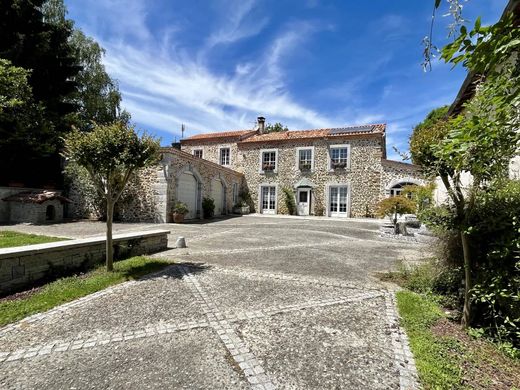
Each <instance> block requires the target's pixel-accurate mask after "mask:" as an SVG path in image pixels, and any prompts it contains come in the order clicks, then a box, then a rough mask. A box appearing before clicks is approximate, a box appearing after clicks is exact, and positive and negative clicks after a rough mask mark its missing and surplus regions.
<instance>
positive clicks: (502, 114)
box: [410, 2, 520, 326]
mask: <svg viewBox="0 0 520 390" xmlns="http://www.w3.org/2000/svg"><path fill="white" fill-rule="evenodd" d="M439 4H440V2H436V4H435V5H436V6H439ZM519 38H520V29H519V27H518V26H517V25H516V24H515V23H513V19H512V17H511V16H507V15H506V16H505V17H503V18H502V19H501V20H500V21H499V22H498V23H496V24H495V25H493V26H490V27H482V26H481V23H480V19H478V20H477V21H476V23H475V25H474V28H473V29H472V30H471V31H468V30H467V28H466V27H465V26H461V27H460V32H459V34H458V36H457V37H455V38H454V41H453V43H451V44H449V45H447V46H446V47H445V48H444V49H443V51H442V58H443V59H444V60H445V61H446V62H451V63H453V64H454V65H457V64H462V65H463V66H464V67H466V68H467V69H468V71H469V72H471V73H472V74H473V75H475V74H481V75H482V76H483V77H484V78H483V79H482V80H481V81H483V82H481V84H480V85H479V86H478V87H477V89H476V91H475V94H474V96H473V97H472V98H471V99H470V100H469V101H468V102H466V103H465V104H464V111H463V113H462V114H459V115H458V116H457V117H455V118H445V119H439V120H435V121H429V123H428V124H427V125H425V126H424V127H422V128H419V129H416V131H414V135H413V136H412V138H411V145H410V146H411V153H412V158H413V159H414V161H416V162H417V163H419V164H421V165H422V166H423V169H424V170H425V171H427V172H429V173H431V174H434V175H438V176H439V177H440V178H441V180H442V182H443V184H444V186H445V187H446V190H447V192H448V195H449V198H450V200H451V203H452V206H453V207H450V208H447V209H446V210H447V211H451V212H452V213H453V215H452V218H445V220H446V221H449V224H450V225H451V226H446V228H450V227H451V228H453V229H454V230H455V231H457V232H458V234H459V236H460V241H461V244H462V250H463V257H464V286H465V293H464V307H463V324H464V325H466V326H469V325H471V324H472V323H473V322H474V321H475V316H474V310H473V303H472V299H473V298H472V291H473V287H474V281H475V280H480V279H481V278H482V272H483V271H484V270H483V269H482V268H479V261H480V257H479V256H481V255H482V252H479V251H478V250H476V246H475V242H474V237H473V236H472V233H473V232H474V230H475V221H474V220H472V215H474V213H475V210H477V209H478V202H479V199H481V197H482V196H483V194H485V193H486V192H487V191H493V190H495V189H496V188H499V186H500V185H501V184H500V183H501V181H502V180H503V179H504V177H505V176H507V173H508V165H509V161H510V160H511V158H512V157H513V156H515V155H516V154H518V151H519V144H520V133H519V132H518V131H517V129H518V128H519V127H520V123H519V120H520V112H519V106H520V97H519V93H518V87H519V86H520V78H519V72H518V70H519V69H518V55H517V54H513V52H514V51H515V50H517V49H518V47H519V44H520V40H519ZM412 141H413V142H412ZM464 172H468V173H470V174H471V176H472V182H471V184H470V185H469V186H468V187H464V186H463V184H462V181H461V175H462V174H463V173H464ZM484 272H485V271H484Z"/></svg>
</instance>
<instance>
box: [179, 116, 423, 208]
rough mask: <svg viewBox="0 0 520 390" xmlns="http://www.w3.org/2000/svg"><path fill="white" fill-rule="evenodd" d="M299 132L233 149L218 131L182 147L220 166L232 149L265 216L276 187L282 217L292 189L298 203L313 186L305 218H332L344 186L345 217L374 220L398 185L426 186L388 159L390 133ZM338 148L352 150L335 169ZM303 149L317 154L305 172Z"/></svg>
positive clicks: (413, 171)
mask: <svg viewBox="0 0 520 390" xmlns="http://www.w3.org/2000/svg"><path fill="white" fill-rule="evenodd" d="M380 126H381V125H380ZM383 129H384V127H383ZM289 133H291V132H289ZM294 133H298V134H297V135H298V137H296V136H294V137H289V136H286V137H284V136H283V135H280V136H276V135H274V136H272V137H270V136H269V135H268V137H266V134H263V135H262V134H259V133H256V137H255V134H252V135H251V136H250V137H247V138H243V139H242V140H239V141H237V142H236V143H235V144H232V145H230V144H229V142H222V139H221V138H220V137H219V135H218V133H217V135H216V137H215V138H214V139H213V140H212V139H210V138H206V139H204V140H203V141H198V140H197V139H187V140H183V141H181V145H182V150H184V151H186V152H187V153H193V151H194V150H197V149H202V150H203V153H204V154H203V157H204V159H210V160H211V161H213V162H215V163H219V153H218V151H219V150H220V148H222V147H224V146H229V147H230V148H231V151H232V156H234V159H233V157H232V167H233V169H236V170H237V171H240V172H242V173H243V174H244V177H245V187H246V188H247V189H248V190H249V192H250V194H251V197H252V206H253V207H254V211H256V212H262V199H261V198H262V196H261V190H262V187H267V186H269V187H274V188H275V193H276V206H275V210H274V213H279V214H288V213H289V210H288V207H287V204H286V203H287V202H286V199H287V194H286V191H287V190H289V192H290V193H292V194H293V195H292V196H294V200H295V201H296V203H298V199H297V198H298V188H310V192H309V196H310V202H309V203H308V210H307V209H305V211H303V212H304V213H305V215H306V214H310V215H327V216H331V215H333V214H334V213H332V212H331V207H332V206H330V205H331V199H329V197H330V196H331V194H332V192H331V188H332V187H338V186H340V187H343V188H346V191H347V193H348V210H347V212H344V213H341V214H342V215H341V216H350V217H365V216H373V215H375V211H376V206H377V203H378V202H379V201H380V200H381V199H382V198H384V197H386V196H389V195H390V190H389V189H390V188H391V187H392V186H393V185H397V186H399V185H400V184H402V183H413V184H423V183H424V180H423V178H422V176H421V173H420V172H419V169H418V167H416V166H414V165H411V164H406V163H400V162H395V161H390V160H386V159H385V154H386V151H385V147H386V146H385V138H384V131H382V132H372V133H370V132H365V133H361V134H350V133H348V132H346V133H345V134H344V135H334V134H331V133H328V132H327V131H326V130H319V131H309V136H306V134H305V133H306V131H299V132H294ZM257 139H258V141H257ZM338 146H342V147H347V148H348V163H347V167H345V168H341V169H331V148H333V147H338ZM300 149H311V150H312V167H311V169H310V170H307V171H301V170H300V169H299V166H298V155H299V150H300ZM267 151H271V152H275V153H276V168H275V169H274V171H264V170H263V169H262V153H263V152H267ZM311 187H312V188H311ZM284 189H285V190H286V191H284Z"/></svg>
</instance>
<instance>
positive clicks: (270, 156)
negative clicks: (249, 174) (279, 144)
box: [260, 149, 278, 173]
mask: <svg viewBox="0 0 520 390" xmlns="http://www.w3.org/2000/svg"><path fill="white" fill-rule="evenodd" d="M277 170H278V150H277V149H264V150H261V151H260V173H266V172H277Z"/></svg>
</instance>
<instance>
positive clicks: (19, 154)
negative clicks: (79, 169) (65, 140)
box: [0, 0, 79, 184]
mask: <svg viewBox="0 0 520 390" xmlns="http://www.w3.org/2000/svg"><path fill="white" fill-rule="evenodd" d="M42 5H43V0H6V1H2V2H0V37H1V39H0V58H3V59H6V60H9V61H10V62H11V63H12V64H13V65H14V66H16V67H21V68H24V69H26V70H30V74H29V76H28V82H29V85H30V87H31V91H32V98H33V101H34V103H35V104H36V105H37V107H38V108H39V109H38V110H37V112H35V113H33V114H32V115H31V117H30V118H25V119H27V120H21V121H18V120H17V121H12V120H8V118H5V117H4V118H3V119H2V120H1V121H0V135H1V136H2V137H3V138H4V139H5V138H10V137H13V138H14V139H20V138H21V137H20V135H21V134H24V133H25V134H30V137H31V139H30V141H31V142H25V143H17V144H16V148H14V147H2V149H1V150H0V163H1V164H2V166H3V167H4V168H5V169H2V173H0V181H2V182H5V181H8V180H9V179H15V180H22V181H26V180H31V179H36V178H38V177H39V176H44V177H46V179H47V180H49V181H59V180H60V177H61V174H60V170H61V168H60V158H59V153H58V150H59V148H60V145H61V144H60V142H61V141H60V137H61V136H62V135H63V134H65V133H66V132H67V131H69V130H70V121H69V118H70V114H71V113H72V112H74V110H75V107H74V104H73V102H72V100H71V96H72V95H73V93H74V92H75V90H76V85H75V82H74V81H73V77H74V76H75V75H76V74H77V73H78V71H79V66H78V64H77V63H76V60H75V57H74V54H73V51H72V48H71V46H70V44H69V38H70V35H71V33H72V30H71V28H70V26H67V25H62V26H58V25H53V24H50V23H46V22H45V21H44V17H43V14H42V12H41V7H42ZM8 144H9V143H5V142H4V143H3V145H4V146H5V145H8ZM35 145H38V148H35ZM11 146H13V145H12V144H11ZM40 184H41V183H40Z"/></svg>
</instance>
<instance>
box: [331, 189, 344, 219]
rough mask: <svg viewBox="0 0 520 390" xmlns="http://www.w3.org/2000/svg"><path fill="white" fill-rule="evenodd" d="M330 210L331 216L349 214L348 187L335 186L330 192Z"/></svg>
mask: <svg viewBox="0 0 520 390" xmlns="http://www.w3.org/2000/svg"><path fill="white" fill-rule="evenodd" d="M329 210H330V216H331V217H339V216H341V217H345V216H348V187H347V186H333V187H330V193H329Z"/></svg>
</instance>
